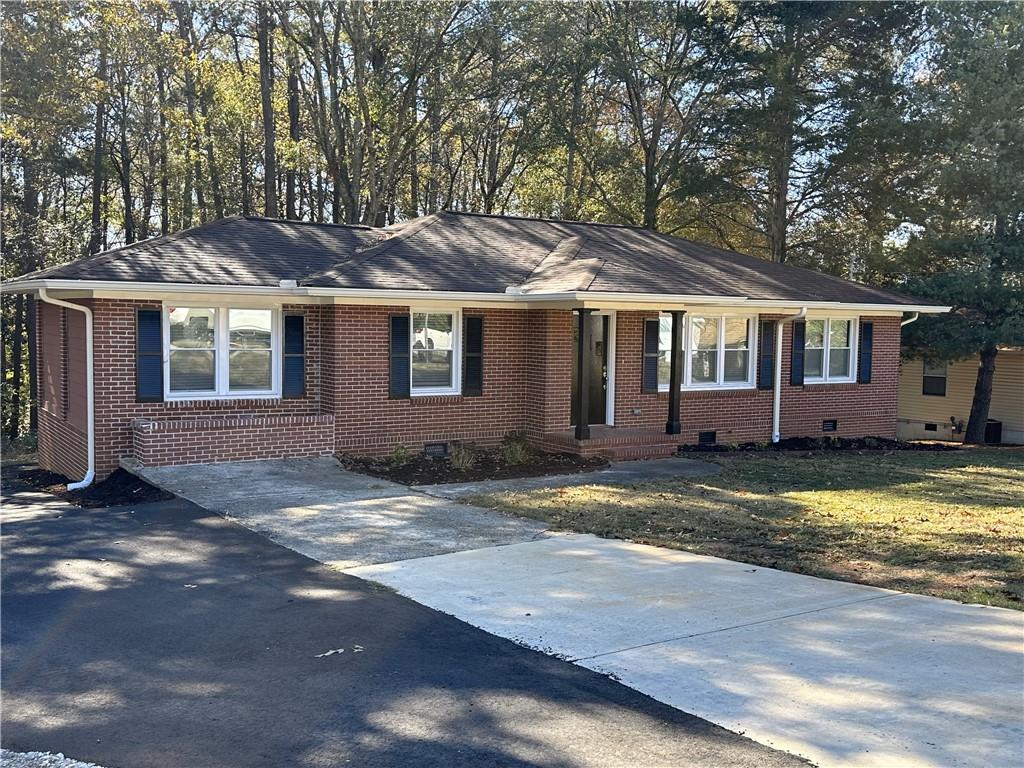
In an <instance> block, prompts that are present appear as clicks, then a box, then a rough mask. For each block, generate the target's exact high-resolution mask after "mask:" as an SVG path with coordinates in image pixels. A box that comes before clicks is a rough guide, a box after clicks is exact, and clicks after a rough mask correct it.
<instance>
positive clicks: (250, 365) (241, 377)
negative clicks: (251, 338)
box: [228, 349, 270, 391]
mask: <svg viewBox="0 0 1024 768" xmlns="http://www.w3.org/2000/svg"><path fill="white" fill-rule="evenodd" d="M228 387H229V388H230V389H233V390H241V391H250V390H269V389H270V351H269V350H266V351H263V350H256V351H253V350H247V349H237V350H236V349H233V350H231V352H230V353H229V355H228Z"/></svg>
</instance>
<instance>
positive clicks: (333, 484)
mask: <svg viewBox="0 0 1024 768" xmlns="http://www.w3.org/2000/svg"><path fill="white" fill-rule="evenodd" d="M132 471H133V472H135V473H136V474H138V475H140V476H141V477H143V478H145V479H146V480H148V481H149V482H151V483H153V484H154V485H157V486H160V487H161V488H165V489H166V490H168V491H171V492H172V493H175V494H177V495H178V496H181V497H182V498H185V499H188V500H189V501H192V502H194V503H196V504H198V505H199V506H201V507H205V508H206V509H209V510H211V511H213V512H218V513H220V514H222V515H224V516H226V517H228V518H229V519H232V520H235V521H236V522H238V523H241V524H242V525H244V526H245V527H246V528H249V529H250V530H253V531H256V532H258V533H262V534H264V535H265V536H267V537H268V538H269V539H271V540H272V541H276V542H277V543H279V544H282V545H283V546H286V547H288V548H289V549H293V550H295V551H296V552H299V553H301V554H303V555H306V556H307V557H311V558H313V559H314V560H319V561H320V562H322V563H327V564H328V565H331V566H332V567H335V568H341V569H344V568H350V567H354V566H358V565H366V564H370V563H387V562H392V561H394V560H407V559H410V558H417V557H427V556H430V555H438V554H442V553H446V552H456V551H459V550H463V549H479V548H480V547H495V546H498V545H502V544H514V543H517V542H523V541H531V540H533V539H535V538H537V537H538V536H544V535H545V531H546V526H545V525H544V524H543V523H539V522H534V521H529V520H523V519H521V518H517V517H511V516H508V515H503V514H501V513H498V512H492V511H490V510H485V509H480V508H479V507H473V506H469V505H467V504H459V503H456V502H452V501H447V500H445V499H441V498H437V497H434V496H429V495H426V494H423V493H419V492H417V491H414V490H411V489H410V488H408V487H407V486H404V485H399V484H398V483H391V482H388V481H386V480H378V479H376V478H373V477H367V476H366V475H360V474H357V473H355V472H348V471H346V470H343V469H342V468H341V467H340V466H339V464H338V462H337V461H335V460H334V459H333V458H329V457H327V458H320V459H282V460H277V461H239V462H229V463H225V464H208V465H202V466H185V467H149V468H145V469H141V468H133V469H132Z"/></svg>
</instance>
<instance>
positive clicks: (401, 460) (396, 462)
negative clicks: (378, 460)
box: [390, 443, 412, 467]
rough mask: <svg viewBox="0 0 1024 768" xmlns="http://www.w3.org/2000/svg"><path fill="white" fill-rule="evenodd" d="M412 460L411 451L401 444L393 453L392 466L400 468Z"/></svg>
mask: <svg viewBox="0 0 1024 768" xmlns="http://www.w3.org/2000/svg"><path fill="white" fill-rule="evenodd" d="M410 458H412V454H411V453H410V452H409V449H408V448H406V447H405V446H404V445H402V443H399V444H398V445H396V446H395V447H394V448H393V449H392V451H391V459H390V460H391V466H393V467H400V466H402V465H403V464H406V463H408V461H409V459H410Z"/></svg>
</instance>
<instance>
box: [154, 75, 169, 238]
mask: <svg viewBox="0 0 1024 768" xmlns="http://www.w3.org/2000/svg"><path fill="white" fill-rule="evenodd" d="M166 87H167V86H166V85H165V83H164V68H163V67H157V70H156V92H157V103H158V105H159V108H160V234H161V235H166V234H167V233H168V232H170V231H171V211H170V198H169V196H168V194H167V115H166V105H167V92H166Z"/></svg>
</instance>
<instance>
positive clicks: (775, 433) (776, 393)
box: [772, 307, 807, 443]
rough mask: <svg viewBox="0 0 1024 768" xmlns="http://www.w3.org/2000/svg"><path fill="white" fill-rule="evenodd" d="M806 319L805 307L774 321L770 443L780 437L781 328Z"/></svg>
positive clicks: (775, 441) (777, 440)
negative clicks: (773, 368)
mask: <svg viewBox="0 0 1024 768" xmlns="http://www.w3.org/2000/svg"><path fill="white" fill-rule="evenodd" d="M805 317H807V307H803V308H802V309H801V310H800V311H799V312H797V313H796V314H795V315H786V316H785V317H778V318H776V319H775V376H774V377H773V381H774V383H775V386H774V387H773V388H772V442H773V443H777V442H779V439H780V438H781V437H782V435H781V434H780V432H779V423H780V421H781V415H782V326H783V324H784V323H790V322H792V321H794V320H802V319H803V318H805Z"/></svg>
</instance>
